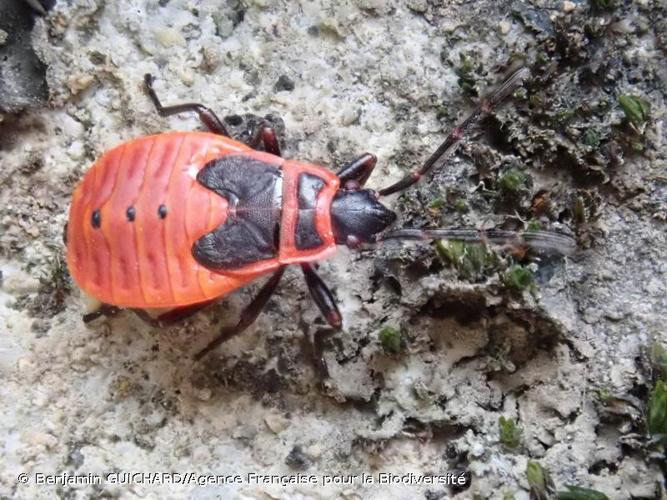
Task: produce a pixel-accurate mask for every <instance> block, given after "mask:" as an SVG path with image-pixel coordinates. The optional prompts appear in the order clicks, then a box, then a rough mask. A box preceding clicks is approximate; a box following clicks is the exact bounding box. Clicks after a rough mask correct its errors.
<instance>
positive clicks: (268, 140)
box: [249, 123, 282, 156]
mask: <svg viewBox="0 0 667 500" xmlns="http://www.w3.org/2000/svg"><path fill="white" fill-rule="evenodd" d="M260 141H261V142H262V143H263V144H264V151H266V152H267V153H271V154H272V155H276V156H282V155H281V154H280V144H278V136H277V135H276V131H275V130H274V128H273V127H272V126H270V125H267V124H266V123H262V124H261V125H260V127H259V130H258V131H257V133H256V134H255V137H253V138H252V140H251V141H250V144H249V146H250V147H251V148H253V149H256V148H257V146H258V145H259V143H260Z"/></svg>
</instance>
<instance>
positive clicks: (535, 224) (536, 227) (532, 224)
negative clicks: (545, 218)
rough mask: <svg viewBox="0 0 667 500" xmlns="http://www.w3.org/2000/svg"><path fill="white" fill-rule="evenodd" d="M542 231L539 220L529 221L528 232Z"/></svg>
mask: <svg viewBox="0 0 667 500" xmlns="http://www.w3.org/2000/svg"><path fill="white" fill-rule="evenodd" d="M541 230H542V223H541V222H540V221H539V220H536V219H533V220H530V221H528V225H527V226H526V231H541Z"/></svg>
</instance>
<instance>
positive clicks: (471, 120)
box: [380, 68, 529, 196]
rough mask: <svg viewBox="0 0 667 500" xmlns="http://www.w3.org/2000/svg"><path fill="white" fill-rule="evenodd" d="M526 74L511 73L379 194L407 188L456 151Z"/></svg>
mask: <svg viewBox="0 0 667 500" xmlns="http://www.w3.org/2000/svg"><path fill="white" fill-rule="evenodd" d="M528 75H529V71H528V69H527V68H520V69H518V70H516V71H515V72H514V73H512V74H511V75H510V76H509V77H508V78H507V80H505V81H504V82H503V83H502V84H501V85H500V87H498V88H497V89H496V90H494V91H493V92H491V93H490V94H488V95H487V96H485V97H484V98H482V100H481V101H480V103H479V104H478V106H477V107H476V108H475V109H474V110H473V111H472V112H471V113H470V114H469V115H468V116H467V117H466V118H465V119H464V120H463V121H462V122H461V123H459V125H458V126H457V127H455V128H454V129H453V130H452V131H451V132H450V133H449V135H447V137H446V138H445V140H444V142H443V143H442V144H440V146H438V149H436V150H435V152H434V153H433V154H432V155H431V156H430V157H429V158H428V160H426V162H425V163H424V165H423V166H422V167H421V168H419V169H417V170H414V171H413V172H411V173H409V174H408V175H406V176H405V177H404V178H403V179H401V180H400V181H398V182H397V183H395V184H392V185H391V186H389V187H386V188H384V189H381V190H380V196H386V195H389V194H393V193H396V192H398V191H403V190H404V189H407V188H409V187H410V186H412V185H413V184H415V183H417V182H418V181H419V179H421V178H422V177H423V176H424V175H426V174H427V173H428V172H429V171H430V170H431V169H432V168H433V167H434V166H435V164H436V163H442V161H444V160H445V159H446V158H447V157H448V156H450V155H451V154H452V153H454V151H456V148H457V147H458V145H459V143H460V142H461V139H462V138H463V137H464V136H465V134H466V133H467V132H468V130H469V129H470V128H471V127H472V126H473V125H474V124H475V123H477V122H478V121H479V119H480V118H482V117H483V116H485V115H487V114H489V113H491V111H493V110H494V109H495V108H496V107H497V106H498V105H499V104H500V103H501V102H502V101H503V100H504V99H505V98H506V97H508V96H510V95H511V94H512V92H514V90H516V88H517V87H518V86H519V85H521V82H523V80H524V79H526V78H527V77H528Z"/></svg>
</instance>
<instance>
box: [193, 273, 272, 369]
mask: <svg viewBox="0 0 667 500" xmlns="http://www.w3.org/2000/svg"><path fill="white" fill-rule="evenodd" d="M284 272H285V266H281V267H280V268H279V269H278V270H277V271H276V272H275V273H273V276H271V278H269V281H267V282H266V283H265V284H264V286H263V287H262V289H261V290H260V291H259V293H258V294H257V296H256V297H255V298H254V299H253V300H252V302H250V304H248V305H247V306H246V308H245V309H244V310H243V311H242V312H241V317H240V318H239V322H238V323H237V324H236V325H234V326H231V327H226V328H223V329H222V330H221V331H220V334H218V336H217V337H216V338H214V339H213V340H212V341H211V342H209V344H208V345H207V346H206V347H204V348H203V349H202V350H201V351H199V352H198V353H197V354H196V355H195V360H197V361H198V360H200V359H201V358H203V357H204V356H205V355H206V354H208V353H209V352H211V351H212V350H213V349H215V348H216V347H218V346H219V345H220V344H222V343H223V342H225V341H226V340H229V339H230V338H232V337H233V336H234V335H238V334H239V333H241V332H243V331H244V330H245V329H246V328H248V327H249V326H250V325H252V324H253V323H254V322H255V320H256V319H257V317H258V316H259V315H260V313H261V312H262V309H264V306H266V303H267V302H268V301H269V299H270V298H271V296H272V295H273V292H275V291H276V288H277V287H278V283H280V278H282V277H283V273H284Z"/></svg>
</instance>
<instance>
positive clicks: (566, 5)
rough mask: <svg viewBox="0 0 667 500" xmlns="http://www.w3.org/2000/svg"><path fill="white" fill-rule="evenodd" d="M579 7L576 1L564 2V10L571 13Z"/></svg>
mask: <svg viewBox="0 0 667 500" xmlns="http://www.w3.org/2000/svg"><path fill="white" fill-rule="evenodd" d="M576 8H577V4H575V3H574V2H569V1H565V2H563V12H566V13H568V14H569V13H570V12H572V11H573V10H574V9H576Z"/></svg>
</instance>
